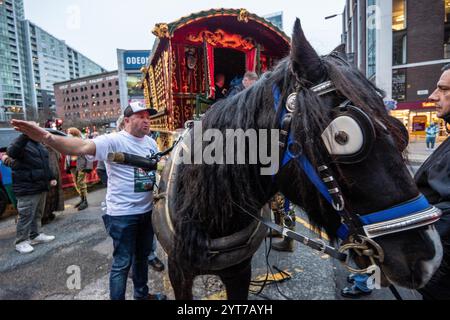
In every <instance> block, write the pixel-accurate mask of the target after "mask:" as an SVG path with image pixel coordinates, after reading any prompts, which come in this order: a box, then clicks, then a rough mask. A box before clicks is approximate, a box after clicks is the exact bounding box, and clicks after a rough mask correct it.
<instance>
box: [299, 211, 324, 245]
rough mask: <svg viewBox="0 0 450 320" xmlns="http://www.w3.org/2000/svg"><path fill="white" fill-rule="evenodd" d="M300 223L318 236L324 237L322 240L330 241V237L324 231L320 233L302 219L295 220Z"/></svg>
mask: <svg viewBox="0 0 450 320" xmlns="http://www.w3.org/2000/svg"><path fill="white" fill-rule="evenodd" d="M295 220H296V221H297V222H298V223H301V224H302V225H303V226H304V227H305V228H306V229H308V230H311V231H312V232H314V233H315V234H317V235H320V236H321V237H322V239H325V240H327V241H330V237H329V236H328V235H327V234H326V233H325V232H323V231H321V232H320V233H319V232H318V230H317V229H316V228H314V227H313V226H312V225H310V224H309V223H308V222H306V221H305V220H303V219H302V218H300V217H296V219H295Z"/></svg>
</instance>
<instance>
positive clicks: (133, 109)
mask: <svg viewBox="0 0 450 320" xmlns="http://www.w3.org/2000/svg"><path fill="white" fill-rule="evenodd" d="M142 111H147V112H148V113H149V114H150V116H154V115H156V114H157V113H158V111H156V110H155V109H149V108H147V107H146V106H145V105H144V104H142V103H141V102H132V103H130V104H129V105H128V107H126V108H125V110H124V111H123V115H124V117H126V118H129V117H131V116H132V115H133V114H136V113H139V112H142Z"/></svg>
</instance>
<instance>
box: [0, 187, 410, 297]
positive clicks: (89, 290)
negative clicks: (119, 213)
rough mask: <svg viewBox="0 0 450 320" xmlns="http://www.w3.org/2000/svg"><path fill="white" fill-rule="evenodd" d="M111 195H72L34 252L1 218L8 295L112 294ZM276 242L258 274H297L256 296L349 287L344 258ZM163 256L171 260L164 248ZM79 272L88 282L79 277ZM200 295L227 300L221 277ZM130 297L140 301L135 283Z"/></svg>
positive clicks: (0, 278)
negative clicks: (106, 216) (83, 206)
mask: <svg viewBox="0 0 450 320" xmlns="http://www.w3.org/2000/svg"><path fill="white" fill-rule="evenodd" d="M104 196H105V190H97V191H95V192H92V193H90V194H89V203H90V207H89V208H88V209H87V210H85V211H83V212H78V211H76V210H74V209H73V204H74V203H75V202H76V201H77V199H73V200H70V201H68V202H67V204H66V211H65V212H63V213H57V219H56V220H55V221H54V222H53V223H52V224H51V225H49V226H46V227H44V229H43V232H45V233H47V234H51V235H55V236H56V240H55V241H54V242H52V243H50V244H45V245H40V246H36V247H35V249H36V250H35V252H34V253H32V254H30V255H19V254H18V253H17V252H15V251H14V235H15V223H14V219H13V218H12V217H10V218H7V219H4V220H3V221H0V300H5V299H13V300H15V299H20V300H22V299H26V300H28V299H32V300H44V299H49V300H66V299H69V300H107V299H108V298H109V293H108V281H109V280H108V274H109V268H110V264H111V253H112V242H111V240H110V239H109V238H108V237H107V235H106V232H105V230H104V227H103V222H102V219H101V216H102V214H103V212H102V208H101V203H102V202H103V201H104V200H103V199H104ZM299 221H300V223H297V229H298V231H300V232H302V233H304V234H306V235H309V236H310V237H313V238H314V237H317V234H315V233H314V232H313V231H311V230H310V229H311V227H310V226H309V224H308V223H307V220H306V218H305V217H304V216H302V215H300V218H299ZM276 241H278V240H276ZM268 247H269V241H268V242H267V243H265V244H264V243H263V245H262V246H261V248H260V250H259V251H258V253H257V254H256V255H255V259H254V261H253V279H254V280H256V281H261V280H264V279H266V278H267V277H269V280H270V279H278V280H283V278H286V275H283V273H280V272H279V270H281V271H283V272H285V273H286V274H289V277H288V278H289V279H286V280H284V281H281V282H280V283H277V282H273V281H269V283H270V284H269V285H267V286H266V288H265V289H264V291H263V292H262V294H261V295H259V296H256V295H254V294H251V295H250V299H252V300H265V299H270V300H284V299H293V300H335V299H341V297H340V294H339V292H340V290H341V289H342V288H343V287H344V286H346V285H347V283H346V282H345V280H346V276H347V272H346V270H345V269H344V268H343V267H342V266H341V265H340V264H339V263H338V262H336V261H334V260H333V259H331V258H330V257H328V256H326V255H323V254H321V253H318V252H315V251H313V250H311V249H309V248H307V247H304V246H303V245H301V244H296V250H295V252H294V253H278V252H275V251H271V252H270V255H269V257H268V259H266V251H267V250H266V248H268ZM158 255H159V256H160V257H161V258H162V260H164V261H165V262H166V256H165V254H164V252H162V250H161V249H160V248H159V249H158ZM267 261H269V263H268V264H267ZM268 266H269V267H270V268H269V269H268ZM74 270H76V272H75V271H74ZM78 271H79V274H80V276H81V277H80V280H81V282H80V287H77V286H76V283H75V285H74V282H73V281H71V280H73V275H74V274H75V273H77V272H78ZM149 272H150V274H149V278H150V281H149V285H150V288H151V291H152V292H156V291H157V292H164V293H165V294H167V295H168V297H169V298H170V299H173V298H174V296H173V292H172V289H171V286H170V282H169V279H168V275H167V271H164V272H162V273H157V272H155V271H153V270H151V271H149ZM258 283H260V282H258ZM259 289H260V287H258V286H254V287H252V290H253V291H255V292H256V291H258V290H259ZM402 295H403V296H404V297H405V298H408V299H417V298H418V297H417V295H415V294H414V293H413V292H408V291H402ZM194 296H195V298H196V299H211V300H215V299H224V298H225V292H224V288H223V285H222V283H221V282H220V281H219V280H218V279H217V278H215V277H210V276H205V277H200V278H198V279H197V280H196V282H195V287H194ZM127 298H128V299H132V286H131V281H129V284H128V291H127ZM365 299H386V300H391V299H393V296H392V295H391V293H390V292H389V291H388V290H377V291H376V292H374V294H373V295H372V296H369V297H367V298H365Z"/></svg>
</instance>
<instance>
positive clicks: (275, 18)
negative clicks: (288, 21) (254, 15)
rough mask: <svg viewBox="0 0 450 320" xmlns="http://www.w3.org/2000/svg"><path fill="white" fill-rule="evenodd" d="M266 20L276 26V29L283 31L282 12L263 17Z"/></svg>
mask: <svg viewBox="0 0 450 320" xmlns="http://www.w3.org/2000/svg"><path fill="white" fill-rule="evenodd" d="M263 17H264V18H265V19H266V20H268V21H270V22H271V23H272V24H273V25H274V26H277V27H278V29H280V30H284V29H283V27H284V24H283V12H282V11H280V12H275V13H271V14H268V15H265V16H263Z"/></svg>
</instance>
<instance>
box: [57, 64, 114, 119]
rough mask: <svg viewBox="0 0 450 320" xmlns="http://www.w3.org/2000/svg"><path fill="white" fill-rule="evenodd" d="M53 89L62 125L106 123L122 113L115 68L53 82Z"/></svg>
mask: <svg viewBox="0 0 450 320" xmlns="http://www.w3.org/2000/svg"><path fill="white" fill-rule="evenodd" d="M54 90H55V99H56V113H57V115H58V117H59V118H60V119H62V120H64V123H65V127H67V126H71V125H75V126H94V125H96V126H104V125H108V124H110V123H112V122H115V121H116V120H117V118H118V117H119V116H120V114H121V112H122V111H121V110H122V109H121V106H120V90H119V77H118V73H117V71H113V72H108V73H101V74H97V75H93V76H89V77H84V78H79V79H76V80H71V81H65V82H59V83H55V85H54Z"/></svg>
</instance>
